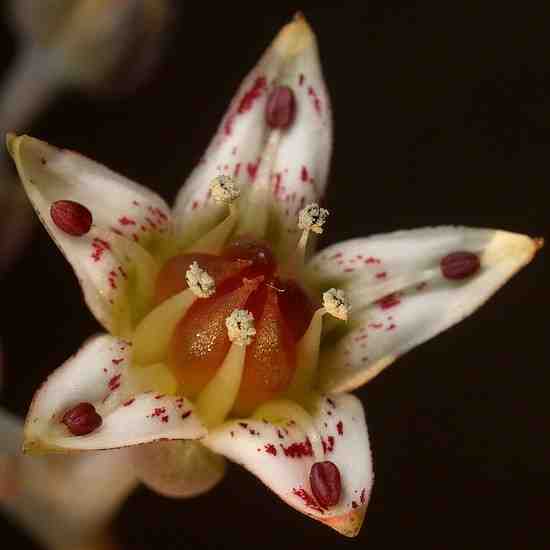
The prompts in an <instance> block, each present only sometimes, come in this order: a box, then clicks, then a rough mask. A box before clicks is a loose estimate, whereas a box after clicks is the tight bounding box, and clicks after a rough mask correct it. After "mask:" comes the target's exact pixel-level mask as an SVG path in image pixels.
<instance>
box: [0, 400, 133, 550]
mask: <svg viewBox="0 0 550 550" xmlns="http://www.w3.org/2000/svg"><path fill="white" fill-rule="evenodd" d="M22 438H23V429H22V423H21V421H20V420H18V419H17V418H16V417H14V416H12V415H11V414H9V413H7V412H6V411H3V410H0V509H1V510H2V511H4V512H5V513H6V514H7V515H8V516H10V517H11V518H13V520H14V521H15V522H16V523H18V524H19V525H20V526H21V527H23V528H24V529H25V530H26V531H28V532H29V533H30V534H31V536H33V537H34V538H35V539H36V540H37V541H38V542H40V543H41V544H42V545H43V546H44V547H45V548H49V549H55V550H60V549H68V548H71V549H78V548H81V549H87V548H89V549H92V548H95V549H100V548H105V549H107V548H110V547H111V545H112V543H111V542H110V540H109V538H108V536H107V534H106V527H107V525H108V523H109V522H110V521H111V519H112V517H113V515H114V514H115V513H116V511H117V509H118V508H119V506H120V505H121V503H122V502H123V501H124V500H125V499H126V497H127V496H128V494H129V493H130V491H132V489H133V488H134V487H135V486H136V484H137V479H136V477H135V474H134V472H133V469H132V468H129V467H128V456H127V451H126V450H116V451H103V452H98V453H85V454H82V455H72V456H66V455H59V456H47V457H46V456H44V457H28V456H24V455H22V454H21V452H20V451H19V449H20V447H21V441H22ZM3 489H4V490H3Z"/></svg>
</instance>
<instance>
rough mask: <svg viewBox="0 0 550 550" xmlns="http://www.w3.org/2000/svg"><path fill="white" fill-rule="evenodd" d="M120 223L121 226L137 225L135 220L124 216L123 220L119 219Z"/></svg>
mask: <svg viewBox="0 0 550 550" xmlns="http://www.w3.org/2000/svg"><path fill="white" fill-rule="evenodd" d="M118 223H120V225H136V222H135V220H132V219H131V218H128V217H127V216H122V218H119V219H118Z"/></svg>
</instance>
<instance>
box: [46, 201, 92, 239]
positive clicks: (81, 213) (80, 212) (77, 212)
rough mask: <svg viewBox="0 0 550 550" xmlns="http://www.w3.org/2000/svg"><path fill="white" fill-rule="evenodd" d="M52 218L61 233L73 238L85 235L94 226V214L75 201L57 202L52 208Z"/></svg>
mask: <svg viewBox="0 0 550 550" xmlns="http://www.w3.org/2000/svg"><path fill="white" fill-rule="evenodd" d="M50 216H51V218H52V220H53V222H54V223H55V225H56V226H57V227H58V228H59V229H61V231H63V232H64V233H67V234H68V235H72V236H73V237H81V236H82V235H85V234H86V233H88V231H90V227H91V226H92V213H91V212H90V211H89V210H88V209H87V208H86V207H85V206H84V205H83V204H80V203H78V202H74V201H64V200H62V201H55V202H54V203H52V205H51V207H50Z"/></svg>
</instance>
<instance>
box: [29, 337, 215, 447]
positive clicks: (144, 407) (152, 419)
mask: <svg viewBox="0 0 550 550" xmlns="http://www.w3.org/2000/svg"><path fill="white" fill-rule="evenodd" d="M130 354H131V345H130V344H129V343H128V342H126V341H124V340H119V339H117V338H114V337H112V336H110V335H101V336H96V337H94V338H92V339H90V340H89V341H88V342H87V343H86V344H85V345H84V346H83V348H82V349H81V351H80V352H79V353H78V354H77V355H75V356H74V357H72V358H71V359H69V360H68V361H67V362H66V363H65V364H64V365H62V366H61V367H59V368H58V369H57V370H56V371H55V372H54V373H53V374H52V375H51V376H50V377H49V378H48V379H47V380H46V382H45V383H44V384H43V386H42V387H41V388H40V389H39V390H38V391H37V392H36V394H35V396H34V399H33V402H32V404H31V408H30V410H29V413H28V415H27V420H26V422H25V449H27V450H29V451H41V450H84V449H113V448H119V447H125V446H129V445H137V444H140V443H149V442H152V441H158V440H161V439H197V438H201V437H203V436H204V435H205V434H206V430H205V428H204V426H203V425H202V423H201V421H200V420H199V418H198V416H197V415H196V414H195V413H194V411H193V406H192V404H191V402H189V401H188V400H187V399H185V398H183V397H177V396H169V395H159V394H157V393H155V392H152V391H149V392H148V393H143V392H144V390H146V389H147V388H144V387H143V386H142V384H141V382H140V378H139V377H138V375H137V374H136V373H135V372H134V370H133V369H132V367H131V366H130V363H129V359H130ZM81 402H85V403H91V404H92V405H94V407H95V409H96V411H97V412H98V413H99V414H100V415H101V417H102V419H103V423H102V425H101V426H100V427H99V428H98V429H97V430H95V431H93V432H92V433H90V434H88V435H83V436H73V435H71V434H70V433H69V431H68V430H67V428H66V427H65V425H64V424H63V423H62V418H63V415H64V413H65V412H66V411H67V410H68V409H70V408H71V407H73V406H75V405H77V404H79V403H81Z"/></svg>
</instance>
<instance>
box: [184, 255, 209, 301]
mask: <svg viewBox="0 0 550 550" xmlns="http://www.w3.org/2000/svg"><path fill="white" fill-rule="evenodd" d="M185 280H186V281H187V284H188V286H189V288H190V289H191V291H192V292H193V294H195V296H198V297H199V298H209V297H210V296H212V295H213V294H214V293H215V292H216V283H215V281H214V279H213V278H212V277H211V276H210V275H209V274H208V272H207V271H206V270H205V269H202V268H200V267H199V264H198V263H197V262H193V263H192V264H191V265H190V266H189V269H188V270H187V272H186V273H185Z"/></svg>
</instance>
